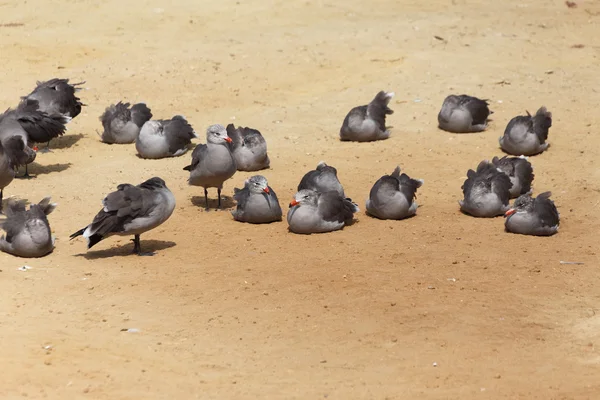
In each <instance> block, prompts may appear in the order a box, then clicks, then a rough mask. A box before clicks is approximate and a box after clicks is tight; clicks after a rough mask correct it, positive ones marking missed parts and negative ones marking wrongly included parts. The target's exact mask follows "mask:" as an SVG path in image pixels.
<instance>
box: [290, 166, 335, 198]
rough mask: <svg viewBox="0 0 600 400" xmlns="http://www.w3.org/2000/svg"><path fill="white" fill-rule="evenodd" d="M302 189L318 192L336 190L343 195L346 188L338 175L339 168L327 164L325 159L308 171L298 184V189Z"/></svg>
mask: <svg viewBox="0 0 600 400" xmlns="http://www.w3.org/2000/svg"><path fill="white" fill-rule="evenodd" d="M302 189H310V190H315V191H317V192H329V191H331V190H334V191H336V192H338V194H339V195H340V196H342V197H346V196H345V195H344V188H343V187H342V184H341V183H340V181H339V179H338V177H337V169H335V168H334V167H332V166H330V165H327V164H326V163H325V161H321V162H320V163H319V164H317V168H316V169H314V170H312V171H309V172H307V173H306V174H305V175H304V176H303V177H302V180H301V181H300V184H299V185H298V191H300V190H302Z"/></svg>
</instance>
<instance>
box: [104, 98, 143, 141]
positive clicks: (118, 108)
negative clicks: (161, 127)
mask: <svg viewBox="0 0 600 400" xmlns="http://www.w3.org/2000/svg"><path fill="white" fill-rule="evenodd" d="M151 118H152V112H151V111H150V109H149V108H148V107H146V104H144V103H137V104H134V105H133V106H131V107H130V104H129V103H123V102H118V103H117V104H111V105H110V106H108V107H106V110H105V111H104V113H103V114H102V115H101V116H100V121H102V127H103V128H104V131H103V132H102V141H103V142H104V143H109V144H113V143H118V144H123V143H133V142H135V140H136V139H137V137H138V135H139V133H140V130H141V129H142V126H144V124H145V123H146V122H147V121H150V119H151Z"/></svg>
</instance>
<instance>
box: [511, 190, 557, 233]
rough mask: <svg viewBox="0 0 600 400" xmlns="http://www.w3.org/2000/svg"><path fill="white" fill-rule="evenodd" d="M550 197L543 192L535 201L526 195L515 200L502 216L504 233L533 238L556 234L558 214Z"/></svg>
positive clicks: (549, 194) (548, 193)
mask: <svg viewBox="0 0 600 400" xmlns="http://www.w3.org/2000/svg"><path fill="white" fill-rule="evenodd" d="M550 196H551V193H550V192H544V193H541V194H539V195H538V196H537V197H536V198H535V199H534V198H533V197H531V196H530V195H528V194H524V195H523V196H520V197H519V198H517V199H516V200H515V203H514V204H513V207H512V208H511V209H510V210H508V211H506V214H504V215H505V216H506V217H507V218H506V221H505V222H504V226H505V228H506V231H507V232H512V233H519V234H521V235H534V236H551V235H554V234H555V233H556V232H558V225H559V214H558V210H557V209H556V206H555V205H554V202H553V201H552V200H550Z"/></svg>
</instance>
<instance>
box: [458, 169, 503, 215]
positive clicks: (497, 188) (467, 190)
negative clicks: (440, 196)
mask: <svg viewBox="0 0 600 400" xmlns="http://www.w3.org/2000/svg"><path fill="white" fill-rule="evenodd" d="M511 186H512V183H511V182H510V178H509V177H508V176H507V175H506V174H505V173H503V172H500V171H499V170H498V169H496V167H494V165H493V164H491V163H490V162H489V161H482V162H481V163H479V165H478V166H477V171H473V170H472V169H470V170H469V171H468V172H467V180H465V183H464V184H463V186H462V189H463V194H464V200H461V201H459V204H460V209H461V211H463V212H464V213H467V214H470V215H472V216H474V217H496V216H498V215H502V214H504V213H505V212H506V210H508V208H509V206H508V200H509V198H510V188H511Z"/></svg>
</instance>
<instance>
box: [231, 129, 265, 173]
mask: <svg viewBox="0 0 600 400" xmlns="http://www.w3.org/2000/svg"><path fill="white" fill-rule="evenodd" d="M227 135H229V137H230V138H231V140H232V141H233V142H232V144H231V147H232V149H231V153H232V154H233V158H235V162H236V164H237V170H238V171H259V170H261V169H265V168H269V165H270V164H271V161H270V160H269V156H268V155H267V142H266V141H265V138H264V137H263V135H262V134H261V133H260V132H259V131H257V130H256V129H252V128H247V127H246V128H242V127H241V126H238V127H237V128H236V127H235V126H234V125H233V124H229V125H227Z"/></svg>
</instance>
